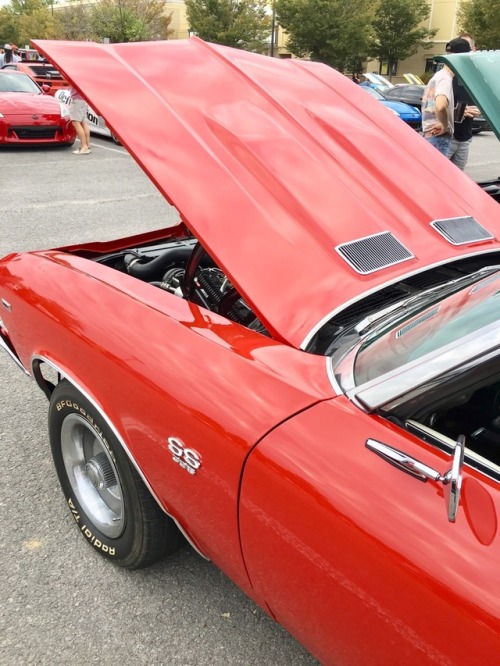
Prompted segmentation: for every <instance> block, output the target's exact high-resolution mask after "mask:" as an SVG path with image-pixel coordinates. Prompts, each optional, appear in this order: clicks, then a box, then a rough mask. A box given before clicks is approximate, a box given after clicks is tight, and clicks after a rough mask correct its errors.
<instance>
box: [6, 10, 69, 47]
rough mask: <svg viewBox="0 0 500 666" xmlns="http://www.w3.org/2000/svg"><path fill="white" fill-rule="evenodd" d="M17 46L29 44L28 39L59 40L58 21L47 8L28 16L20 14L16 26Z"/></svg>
mask: <svg viewBox="0 0 500 666" xmlns="http://www.w3.org/2000/svg"><path fill="white" fill-rule="evenodd" d="M17 29H18V40H19V41H18V42H16V43H17V44H19V43H20V44H29V41H30V39H59V38H60V34H61V28H60V25H59V19H58V17H57V15H56V14H53V13H52V12H51V10H50V9H49V8H48V7H39V8H38V9H34V10H32V11H31V12H30V13H29V14H22V15H21V16H20V17H19V21H18V24H17Z"/></svg>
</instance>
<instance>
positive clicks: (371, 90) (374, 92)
mask: <svg viewBox="0 0 500 666" xmlns="http://www.w3.org/2000/svg"><path fill="white" fill-rule="evenodd" d="M363 89H364V90H366V92H367V93H370V95H371V96H372V97H375V99H382V100H383V99H384V96H383V95H381V94H380V93H379V92H378V91H377V90H375V88H370V87H369V86H363Z"/></svg>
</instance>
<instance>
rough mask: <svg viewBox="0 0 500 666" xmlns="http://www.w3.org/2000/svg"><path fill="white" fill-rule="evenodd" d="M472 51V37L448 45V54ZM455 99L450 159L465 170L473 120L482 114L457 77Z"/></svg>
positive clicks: (465, 37) (458, 39)
mask: <svg viewBox="0 0 500 666" xmlns="http://www.w3.org/2000/svg"><path fill="white" fill-rule="evenodd" d="M472 50H474V40H473V39H472V37H471V36H470V35H462V36H461V37H457V38H456V39H452V40H451V42H448V44H447V45H446V51H447V52H448V53H467V52H469V51H472ZM453 97H454V100H455V110H456V111H458V114H457V115H458V117H456V119H455V123H454V128H453V139H452V140H451V145H450V152H449V155H448V157H449V158H450V160H451V161H452V162H453V164H455V165H456V166H457V167H458V168H459V169H462V170H464V169H465V165H466V164H467V160H468V158H469V149H470V144H471V142H472V119H473V118H475V117H477V116H479V115H480V113H481V112H480V111H479V109H478V108H477V106H475V104H474V101H473V100H472V98H471V97H470V95H469V93H468V92H467V91H466V89H465V88H464V86H463V85H462V83H461V81H460V79H458V78H457V77H456V76H455V77H453Z"/></svg>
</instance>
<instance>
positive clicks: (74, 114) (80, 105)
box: [69, 99, 87, 123]
mask: <svg viewBox="0 0 500 666" xmlns="http://www.w3.org/2000/svg"><path fill="white" fill-rule="evenodd" d="M69 117H70V118H71V120H76V121H78V122H79V123H81V122H82V121H83V120H85V119H86V117H87V102H85V101H84V100H83V99H75V100H73V101H72V102H71V104H70V105H69Z"/></svg>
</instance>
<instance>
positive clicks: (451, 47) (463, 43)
mask: <svg viewBox="0 0 500 666" xmlns="http://www.w3.org/2000/svg"><path fill="white" fill-rule="evenodd" d="M469 51H471V47H470V44H469V42H468V41H467V40H466V39H463V37H455V39H452V40H451V42H448V44H446V52H447V53H468V52H469Z"/></svg>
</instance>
